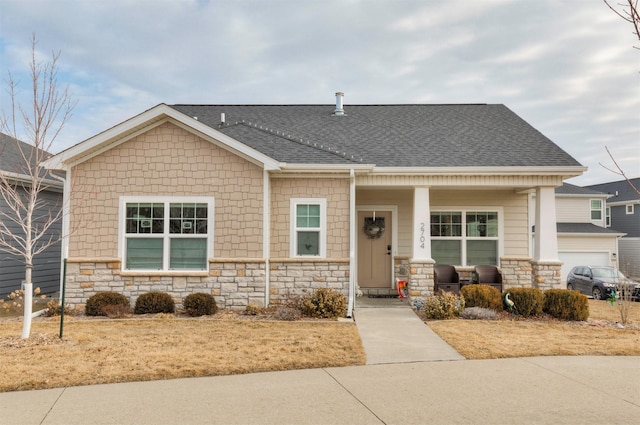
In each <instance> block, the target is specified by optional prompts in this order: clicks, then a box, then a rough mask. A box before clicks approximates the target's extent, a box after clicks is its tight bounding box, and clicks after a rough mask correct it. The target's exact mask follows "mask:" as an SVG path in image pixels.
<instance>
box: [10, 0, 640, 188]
mask: <svg viewBox="0 0 640 425" xmlns="http://www.w3.org/2000/svg"><path fill="white" fill-rule="evenodd" d="M613 1H614V2H615V1H616V0H613ZM632 30H633V29H632V26H631V24H630V23H627V22H625V21H623V20H622V19H621V18H619V17H617V16H616V15H615V14H613V12H611V11H610V10H609V9H608V8H607V7H606V5H605V4H604V3H603V2H602V0H482V1H479V0H446V1H445V0H442V1H435V0H395V1H387V0H339V1H335V0H318V1H315V0H136V1H134V0H131V1H121V0H109V1H104V0H74V1H66V0H0V73H1V74H2V81H3V82H4V81H6V75H7V72H9V71H10V72H11V73H12V74H13V76H14V78H15V79H17V80H19V81H20V82H21V83H22V89H23V90H24V91H25V93H28V90H29V86H28V85H27V83H28V82H29V80H28V76H27V75H26V74H25V71H27V70H28V68H27V67H28V62H29V59H30V53H31V44H30V41H31V34H32V33H35V34H36V36H37V38H38V40H39V43H38V45H37V53H38V55H42V57H43V58H46V57H47V56H48V55H50V54H51V52H52V51H56V52H57V51H60V52H61V57H60V60H59V63H58V65H59V72H60V74H59V79H60V80H61V82H62V83H64V84H68V85H69V87H70V89H71V92H72V95H73V97H74V98H75V99H76V100H77V101H78V104H77V106H76V108H75V110H74V113H73V117H72V118H71V120H70V121H69V122H68V123H67V125H66V127H65V129H64V132H63V133H62V135H61V138H60V139H59V140H58V141H57V143H56V144H55V146H54V148H53V149H52V150H53V151H54V152H58V151H60V150H62V149H64V148H66V147H68V146H71V145H73V144H76V143H78V142H80V141H82V140H84V139H86V138H88V137H91V136H93V135H95V134H96V133H98V132H100V131H103V130H105V129H107V128H109V127H111V126H113V125H115V124H118V123H119V122H122V121H124V120H125V119H127V118H129V117H131V116H133V115H136V114H138V113H140V112H142V111H144V110H146V109H149V108H150V107H152V106H155V105H156V104H158V103H167V104H172V103H203V104H207V103H209V104H332V103H334V101H335V97H334V94H335V92H336V91H343V92H344V93H345V100H344V101H345V106H346V107H348V105H349V104H350V103H351V104H386V103H392V104H398V103H436V104H438V103H502V104H505V105H507V106H508V107H509V108H511V109H512V110H513V111H514V112H516V113H517V114H518V115H520V116H521V117H522V118H524V119H525V120H526V121H528V122H529V123H530V124H531V125H533V126H534V127H536V128H537V129H538V130H539V131H541V132H542V133H543V134H545V135H546V136H547V137H549V138H550V139H551V140H553V141H554V142H555V143H557V144H558V145H559V146H560V147H562V148H563V149H565V150H566V151H567V152H568V153H570V154H571V155H572V156H574V157H575V158H576V159H577V160H578V161H580V162H581V163H582V164H583V165H585V166H588V167H589V171H587V173H586V174H585V175H584V176H582V177H578V178H575V179H572V180H570V182H571V183H574V184H578V185H587V184H595V183H601V182H606V181H613V180H618V179H619V176H617V175H615V174H612V173H611V172H609V171H607V170H606V169H605V168H603V167H602V166H601V165H599V164H600V163H602V164H604V165H606V166H610V167H613V163H612V162H611V160H610V159H609V158H608V156H607V153H606V150H605V146H607V147H609V149H610V150H611V152H612V153H613V154H614V156H615V158H616V159H617V160H618V162H619V164H620V165H621V166H622V167H623V168H624V169H625V171H626V173H627V174H628V175H629V176H630V177H640V50H638V49H634V48H633V46H640V41H638V39H637V37H636V36H635V35H634V34H633V32H632ZM5 87H6V84H5ZM0 93H1V94H0V96H1V97H0V104H1V106H3V107H4V108H5V109H6V106H7V95H6V91H5V90H4V87H3V89H2V91H0Z"/></svg>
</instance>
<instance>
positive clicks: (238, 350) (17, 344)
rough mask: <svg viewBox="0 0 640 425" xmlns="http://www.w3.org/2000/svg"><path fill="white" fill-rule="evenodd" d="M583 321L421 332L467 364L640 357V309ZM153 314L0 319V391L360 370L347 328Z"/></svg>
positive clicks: (472, 323) (596, 307) (449, 325)
mask: <svg viewBox="0 0 640 425" xmlns="http://www.w3.org/2000/svg"><path fill="white" fill-rule="evenodd" d="M589 307H590V319H589V321H588V322H581V323H567V322H559V321H554V320H522V319H521V320H513V319H512V318H510V317H509V316H506V317H507V318H505V319H503V320H493V321H485V320H462V319H457V320H443V321H429V322H428V326H430V327H431V328H432V329H433V330H434V331H435V332H436V333H438V334H439V335H440V336H441V337H442V338H443V339H445V340H446V341H447V342H449V343H450V344H451V345H452V346H453V347H454V348H456V349H457V350H458V351H459V352H460V353H462V355H464V356H465V357H466V358H469V359H488V358H501V357H521V356H522V357H526V356H551V355H636V356H638V355H640V303H634V304H633V308H632V311H631V315H630V319H631V321H632V323H631V324H630V325H628V326H627V327H626V328H625V329H616V327H615V322H616V321H618V320H619V315H618V310H617V309H616V307H611V306H610V305H609V304H608V303H607V302H604V301H593V300H590V301H589ZM237 319H238V317H235V316H234V315H233V314H230V315H227V316H225V313H222V314H220V313H219V314H218V315H216V316H213V317H211V318H195V319H194V318H183V317H178V318H174V316H170V315H158V316H156V317H153V318H139V317H136V318H131V319H117V320H114V319H104V320H102V319H100V320H95V319H89V320H86V319H85V320H83V319H80V318H68V319H67V320H65V327H64V338H63V339H62V340H61V339H59V338H58V333H59V318H55V317H54V318H49V319H47V318H38V319H35V320H34V322H33V327H32V334H31V335H32V337H31V338H30V339H29V340H26V341H24V340H21V339H19V335H20V331H21V327H22V322H21V321H19V320H18V319H6V318H5V319H4V320H2V321H0V359H1V361H0V391H15V390H30V389H42V388H54V387H66V386H77V385H90V384H99V383H111V382H125V381H145V380H155V379H170V378H181V377H194V376H214V375H229V374H239V373H250V372H260V371H275V370H288V369H301V368H317V367H333V366H348V365H362V364H364V363H365V354H364V351H363V349H362V344H361V341H360V337H359V335H358V331H357V329H356V327H355V326H354V325H353V324H352V323H343V322H332V321H296V322H284V321H269V320H247V318H244V319H243V320H237Z"/></svg>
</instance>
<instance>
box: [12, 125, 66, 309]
mask: <svg viewBox="0 0 640 425" xmlns="http://www.w3.org/2000/svg"><path fill="white" fill-rule="evenodd" d="M33 149H35V148H34V147H33V146H31V145H28V144H27V143H24V142H21V141H16V140H15V139H13V138H12V137H10V136H8V135H6V134H3V133H0V174H2V176H4V177H6V178H7V180H8V181H9V183H10V184H12V185H15V187H17V190H19V191H21V192H23V193H25V194H26V193H27V191H26V190H25V187H26V188H28V187H29V184H30V182H31V177H30V176H29V173H28V172H25V170H24V169H21V167H23V166H24V164H25V160H24V159H23V157H22V154H21V152H25V153H26V154H27V155H28V153H29V152H31V151H32V150H33ZM46 183H47V189H46V190H44V191H43V192H41V194H40V198H39V202H41V203H42V204H41V206H40V208H39V209H38V210H37V211H36V214H34V217H39V218H40V219H41V220H46V218H45V217H46V216H48V212H49V211H52V212H53V214H54V215H55V213H56V212H57V211H59V210H60V209H61V208H62V196H63V195H62V189H63V186H62V183H61V182H60V181H57V180H53V179H51V180H49V179H47V181H46ZM2 213H5V214H7V215H8V216H9V217H15V215H14V214H13V213H12V212H11V210H9V207H8V204H7V202H6V200H5V199H4V198H3V197H2V196H0V221H1V222H2V225H3V226H7V228H8V229H9V230H10V231H11V232H12V233H13V234H14V235H20V234H22V231H21V230H20V228H19V227H18V225H17V223H15V222H13V221H12V220H10V219H9V218H8V217H3V216H2ZM43 213H44V214H43ZM61 230H62V224H61V223H60V222H58V223H55V224H54V225H53V226H51V227H50V228H49V230H48V231H47V233H46V237H47V238H48V237H50V236H53V237H54V238H56V237H57V239H58V240H59V238H60V232H61ZM1 237H2V235H1V234H0V238H1ZM43 240H44V239H43ZM60 250H61V244H60V242H58V243H56V244H53V245H51V246H50V247H49V248H47V249H46V250H45V251H44V252H42V253H41V254H39V255H37V256H35V258H34V262H33V272H32V280H33V287H34V288H38V287H39V288H40V290H41V293H43V294H51V293H54V292H57V291H58V290H59V288H60V264H61V261H60V255H61V254H60V252H61V251H60ZM24 278H25V265H24V261H23V259H22V258H21V257H20V256H17V255H14V254H12V253H9V252H8V251H6V250H2V247H0V298H4V297H6V296H7V295H8V294H10V293H11V292H13V291H15V290H18V289H21V287H22V286H21V284H22V281H23V280H24Z"/></svg>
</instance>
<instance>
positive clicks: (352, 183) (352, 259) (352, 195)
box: [347, 170, 358, 317]
mask: <svg viewBox="0 0 640 425" xmlns="http://www.w3.org/2000/svg"><path fill="white" fill-rule="evenodd" d="M356 220H357V214H356V175H355V171H354V170H351V172H350V179H349V297H348V303H347V317H353V307H354V304H355V300H354V297H355V293H356V274H357V271H358V267H357V260H356V240H357V235H356Z"/></svg>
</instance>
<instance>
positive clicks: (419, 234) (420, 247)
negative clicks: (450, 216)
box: [413, 187, 433, 261]
mask: <svg viewBox="0 0 640 425" xmlns="http://www.w3.org/2000/svg"><path fill="white" fill-rule="evenodd" d="M413 259H414V260H429V261H433V259H432V258H431V204H430V202H429V188H428V187H416V188H415V189H414V190H413Z"/></svg>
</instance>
